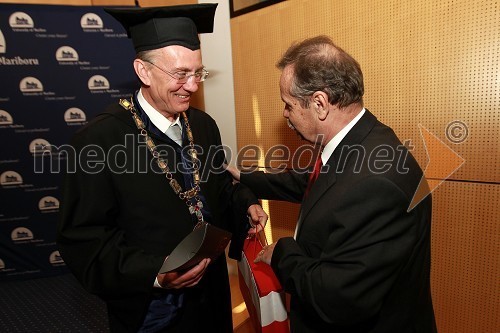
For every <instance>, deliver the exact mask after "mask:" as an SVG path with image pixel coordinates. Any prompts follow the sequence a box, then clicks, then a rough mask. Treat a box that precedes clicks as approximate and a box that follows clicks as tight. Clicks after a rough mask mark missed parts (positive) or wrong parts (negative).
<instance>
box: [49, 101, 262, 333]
mask: <svg viewBox="0 0 500 333" xmlns="http://www.w3.org/2000/svg"><path fill="white" fill-rule="evenodd" d="M187 115H188V118H189V122H190V125H191V128H192V132H193V136H194V142H195V144H196V145H198V157H199V159H200V161H201V167H200V174H201V176H202V179H203V181H202V183H201V185H200V186H201V188H202V193H203V195H204V196H205V198H206V201H207V204H208V208H209V210H210V212H211V215H212V221H211V222H212V224H214V225H217V226H219V227H222V228H225V229H227V230H229V231H231V232H233V236H237V235H243V236H244V235H245V231H244V230H242V228H241V226H242V224H241V223H236V222H237V221H236V220H234V219H233V214H231V212H233V211H234V212H240V213H243V214H245V216H246V210H247V208H248V207H249V206H250V205H251V204H254V203H258V201H257V199H256V198H255V196H253V194H251V192H250V191H249V190H248V189H247V188H245V187H244V186H243V187H241V186H233V185H232V178H231V176H230V175H229V174H228V173H227V172H225V173H221V172H220V169H218V170H217V168H218V167H220V166H221V165H222V163H223V161H224V155H223V154H221V151H220V150H219V151H218V152H217V153H215V151H216V150H215V149H214V147H215V146H218V145H221V140H220V135H219V130H218V128H217V126H216V124H215V121H214V120H213V119H212V118H211V117H210V116H209V115H207V114H206V113H204V112H201V111H199V110H196V109H193V108H191V109H189V110H188V111H187ZM138 133H139V131H138V129H137V127H136V125H135V124H134V122H133V120H132V117H131V114H130V112H129V111H126V110H124V109H123V108H121V107H120V106H119V105H118V104H115V105H113V106H112V107H110V108H109V109H108V110H107V111H106V113H104V114H101V115H100V116H98V117H97V118H96V119H94V120H93V121H92V122H90V123H89V124H88V125H87V126H86V127H84V128H82V129H81V130H80V131H78V133H77V134H76V135H75V137H74V138H73V140H72V146H73V147H74V148H75V153H76V156H70V157H68V160H69V161H72V160H73V159H74V158H75V157H77V158H78V159H77V160H76V161H77V163H76V165H75V170H74V171H75V172H70V173H68V174H67V175H66V177H65V183H64V186H63V200H62V205H61V221H60V224H59V228H58V236H57V243H58V246H59V249H60V252H61V255H62V257H63V259H64V261H65V262H66V264H67V266H68V267H69V268H70V270H71V271H72V272H73V274H74V275H75V276H76V277H77V278H78V280H79V281H80V282H81V283H82V285H83V286H84V288H85V289H86V290H87V291H89V292H90V293H93V294H96V295H98V296H99V297H100V298H102V299H103V300H104V301H105V302H106V303H107V305H108V313H109V317H110V325H111V330H112V332H120V333H123V332H135V331H137V329H138V328H139V327H140V326H141V324H142V322H143V320H144V317H145V314H146V310H147V308H148V306H149V303H150V300H151V296H152V292H153V288H152V287H153V283H154V280H155V278H156V275H157V273H158V270H159V269H160V267H161V265H162V263H163V261H164V259H165V257H166V256H167V255H169V254H170V252H171V251H172V250H173V249H174V248H175V246H176V245H177V244H178V243H179V242H180V241H181V240H182V239H183V238H184V237H185V236H186V235H187V234H188V233H189V232H191V231H192V229H193V226H194V223H193V220H192V217H191V215H190V214H189V211H188V207H187V206H186V204H185V202H184V201H182V200H180V199H179V197H178V196H177V195H176V194H175V193H174V192H173V190H172V188H171V187H170V186H169V183H168V180H167V179H166V178H165V175H164V174H162V173H161V170H160V169H159V167H158V166H157V164H156V162H153V161H152V156H151V154H150V152H149V151H148V150H147V148H146V146H145V144H144V140H143V139H142V137H140V136H139V135H138ZM167 139H168V138H167ZM154 140H155V142H156V144H157V145H158V147H159V151H161V152H162V154H163V155H164V156H165V157H166V160H167V161H168V166H169V168H170V170H172V171H173V173H174V177H175V178H176V179H177V180H178V181H179V184H181V186H183V184H184V181H183V177H182V175H181V174H180V173H179V172H176V170H177V168H176V162H177V163H178V162H180V159H179V157H180V155H179V154H176V153H175V150H174V149H172V146H171V142H169V140H165V138H162V137H158V136H154ZM92 152H93V153H92ZM70 164H72V163H70ZM70 168H71V166H70ZM183 188H185V187H184V186H183ZM240 221H241V220H240ZM243 229H244V228H243ZM234 242H235V244H236V243H238V240H234ZM236 252H238V250H236ZM239 252H240V253H241V249H239ZM185 296H186V297H185V307H184V310H183V315H182V317H181V321H180V323H179V325H178V327H181V328H182V331H186V332H191V331H192V332H195V331H201V330H205V328H206V325H207V323H210V324H211V325H215V326H216V327H218V330H220V331H221V332H232V322H231V304H230V294H229V282H228V275H227V266H226V261H225V257H224V255H222V256H221V257H219V258H218V259H217V260H215V262H212V264H211V265H210V266H209V267H208V269H207V271H206V274H205V275H204V277H203V279H202V280H201V281H200V283H199V285H198V286H195V287H192V288H187V290H186V295H185ZM171 331H172V332H173V331H174V330H173V329H172V330H171ZM169 332H170V331H169Z"/></svg>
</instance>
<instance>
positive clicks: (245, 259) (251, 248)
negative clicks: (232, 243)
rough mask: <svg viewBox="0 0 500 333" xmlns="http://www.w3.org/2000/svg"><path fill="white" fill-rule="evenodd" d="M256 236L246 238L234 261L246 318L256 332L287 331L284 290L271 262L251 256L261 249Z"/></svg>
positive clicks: (285, 332) (275, 332) (286, 332)
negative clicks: (236, 266)
mask: <svg viewBox="0 0 500 333" xmlns="http://www.w3.org/2000/svg"><path fill="white" fill-rule="evenodd" d="M262 247H263V245H262V243H261V242H260V241H259V240H258V237H253V238H247V239H246V240H245V243H244V244H243V253H242V258H241V260H240V261H239V262H238V278H239V283H240V290H241V294H242V295H243V299H244V300H245V304H246V306H247V309H248V313H249V314H250V321H251V322H252V325H253V326H254V328H255V332H258V333H289V332H290V329H289V327H288V314H287V312H286V308H285V292H284V291H283V289H282V288H281V284H280V283H279V281H278V279H277V278H276V275H274V272H273V270H272V268H271V266H269V265H267V264H265V263H263V262H259V263H254V262H253V261H254V259H255V257H256V256H257V254H258V253H259V251H260V250H262Z"/></svg>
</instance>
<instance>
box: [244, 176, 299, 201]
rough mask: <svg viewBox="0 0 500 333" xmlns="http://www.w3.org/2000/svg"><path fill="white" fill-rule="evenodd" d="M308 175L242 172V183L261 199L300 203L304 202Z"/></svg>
mask: <svg viewBox="0 0 500 333" xmlns="http://www.w3.org/2000/svg"><path fill="white" fill-rule="evenodd" d="M308 175H309V174H308V173H307V172H305V173H298V172H295V171H285V172H281V173H264V172H262V171H254V172H251V173H244V172H242V173H241V177H240V181H241V183H242V184H245V185H246V186H248V187H249V188H250V189H251V190H252V191H253V192H254V193H255V195H257V197H259V198H261V199H269V200H282V201H290V202H295V203H298V202H301V201H302V197H303V196H304V191H305V189H306V186H307V179H308Z"/></svg>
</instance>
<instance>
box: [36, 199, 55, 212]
mask: <svg viewBox="0 0 500 333" xmlns="http://www.w3.org/2000/svg"><path fill="white" fill-rule="evenodd" d="M38 209H40V211H42V212H44V211H45V212H46V211H57V210H59V200H57V199H56V198H54V197H51V196H46V197H43V198H41V199H40V201H39V202H38Z"/></svg>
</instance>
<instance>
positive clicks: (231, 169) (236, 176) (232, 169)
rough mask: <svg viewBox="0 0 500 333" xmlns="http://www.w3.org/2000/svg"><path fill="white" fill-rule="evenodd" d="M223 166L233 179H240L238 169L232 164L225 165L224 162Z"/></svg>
mask: <svg viewBox="0 0 500 333" xmlns="http://www.w3.org/2000/svg"><path fill="white" fill-rule="evenodd" d="M224 167H225V168H226V170H227V171H229V173H230V174H231V176H233V179H234V180H237V181H240V175H241V172H240V170H238V169H237V168H236V167H234V166H232V165H227V164H224Z"/></svg>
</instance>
